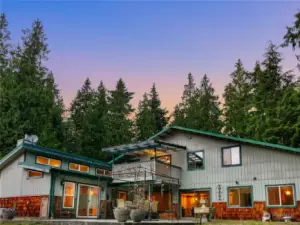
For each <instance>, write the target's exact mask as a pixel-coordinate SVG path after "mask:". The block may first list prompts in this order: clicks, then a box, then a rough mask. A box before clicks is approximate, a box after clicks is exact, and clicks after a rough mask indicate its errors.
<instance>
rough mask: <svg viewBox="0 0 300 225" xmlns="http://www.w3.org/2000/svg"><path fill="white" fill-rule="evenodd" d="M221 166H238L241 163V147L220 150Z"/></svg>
mask: <svg viewBox="0 0 300 225" xmlns="http://www.w3.org/2000/svg"><path fill="white" fill-rule="evenodd" d="M222 165H223V166H239V165H242V162H241V147H240V146H234V147H225V148H222Z"/></svg>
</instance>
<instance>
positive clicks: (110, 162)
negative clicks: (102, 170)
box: [108, 155, 124, 165]
mask: <svg viewBox="0 0 300 225" xmlns="http://www.w3.org/2000/svg"><path fill="white" fill-rule="evenodd" d="M123 156H124V155H119V156H117V157H116V158H114V157H115V155H113V159H112V160H110V161H109V162H108V164H109V165H111V164H113V163H114V162H115V161H117V160H118V159H121V158H122V157H123Z"/></svg>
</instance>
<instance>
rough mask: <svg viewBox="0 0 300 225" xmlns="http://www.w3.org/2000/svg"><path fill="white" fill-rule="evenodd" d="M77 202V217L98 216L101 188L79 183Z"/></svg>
mask: <svg viewBox="0 0 300 225" xmlns="http://www.w3.org/2000/svg"><path fill="white" fill-rule="evenodd" d="M78 189H79V190H78V202H77V217H95V218H96V217H97V216H98V201H99V188H98V187H96V186H90V185H84V184H79V188H78Z"/></svg>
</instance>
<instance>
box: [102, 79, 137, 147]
mask: <svg viewBox="0 0 300 225" xmlns="http://www.w3.org/2000/svg"><path fill="white" fill-rule="evenodd" d="M109 93H110V95H109V96H108V115H107V119H106V120H105V129H106V131H107V134H106V135H107V141H108V145H109V146H112V145H120V144H124V143H130V142H132V140H133V137H134V132H133V129H134V127H133V125H134V124H133V121H132V120H131V119H130V116H131V115H132V113H133V112H134V109H133V108H132V105H131V104H130V101H131V100H132V98H133V95H134V93H133V92H129V91H128V90H127V87H126V85H125V83H124V81H123V80H122V79H119V80H118V82H117V85H116V88H115V90H113V91H109Z"/></svg>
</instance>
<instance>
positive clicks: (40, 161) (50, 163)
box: [36, 156, 61, 168]
mask: <svg viewBox="0 0 300 225" xmlns="http://www.w3.org/2000/svg"><path fill="white" fill-rule="evenodd" d="M36 163H37V164H42V165H47V166H52V167H58V168H60V167H61V160H57V159H50V158H46V157H42V156H37V157H36Z"/></svg>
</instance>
